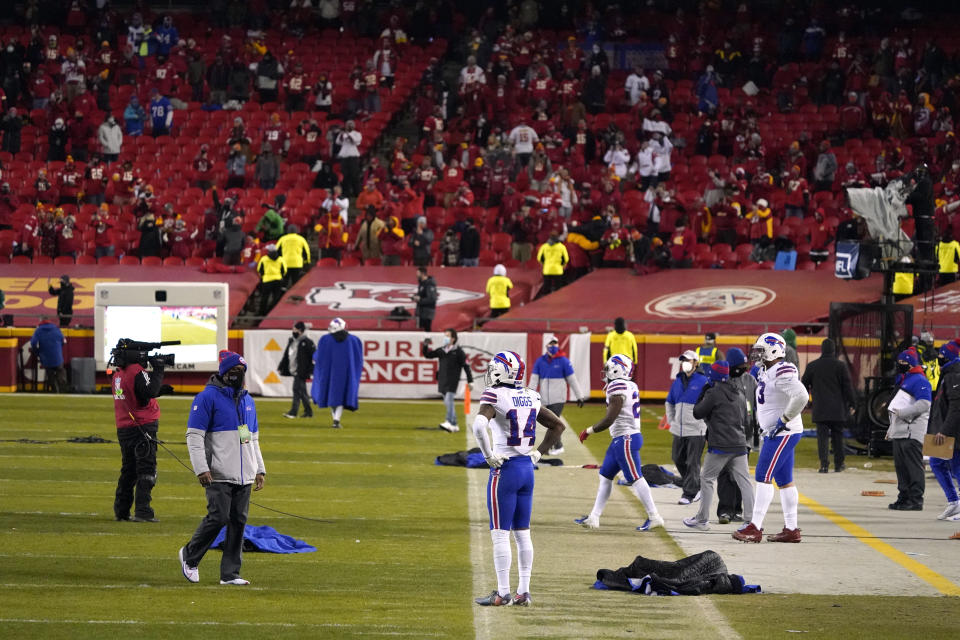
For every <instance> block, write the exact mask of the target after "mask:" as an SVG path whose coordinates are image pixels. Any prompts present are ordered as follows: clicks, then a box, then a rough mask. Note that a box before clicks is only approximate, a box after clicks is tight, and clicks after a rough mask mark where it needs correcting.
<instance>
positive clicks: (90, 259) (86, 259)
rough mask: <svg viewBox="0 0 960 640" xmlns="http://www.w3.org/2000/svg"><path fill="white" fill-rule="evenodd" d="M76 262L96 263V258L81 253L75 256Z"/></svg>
mask: <svg viewBox="0 0 960 640" xmlns="http://www.w3.org/2000/svg"><path fill="white" fill-rule="evenodd" d="M77 264H87V265H89V264H97V259H96V258H94V257H93V256H91V255H89V254H86V253H84V254H82V255H79V256H77Z"/></svg>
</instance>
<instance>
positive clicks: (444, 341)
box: [443, 336, 450, 346]
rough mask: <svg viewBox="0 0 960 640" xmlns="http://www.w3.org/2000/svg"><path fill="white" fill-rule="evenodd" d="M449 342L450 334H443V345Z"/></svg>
mask: <svg viewBox="0 0 960 640" xmlns="http://www.w3.org/2000/svg"><path fill="white" fill-rule="evenodd" d="M448 344H450V336H443V346H447V345H448Z"/></svg>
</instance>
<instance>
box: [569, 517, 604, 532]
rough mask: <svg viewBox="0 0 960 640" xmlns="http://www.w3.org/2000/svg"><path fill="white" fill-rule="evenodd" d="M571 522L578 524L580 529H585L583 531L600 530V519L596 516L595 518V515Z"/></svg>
mask: <svg viewBox="0 0 960 640" xmlns="http://www.w3.org/2000/svg"><path fill="white" fill-rule="evenodd" d="M573 521H574V522H576V523H577V524H579V525H580V526H582V527H583V528H585V529H599V528H600V518H598V517H597V516H595V515H593V514H590V515H586V516H583V517H582V518H574V520H573Z"/></svg>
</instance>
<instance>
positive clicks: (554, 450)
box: [547, 445, 564, 456]
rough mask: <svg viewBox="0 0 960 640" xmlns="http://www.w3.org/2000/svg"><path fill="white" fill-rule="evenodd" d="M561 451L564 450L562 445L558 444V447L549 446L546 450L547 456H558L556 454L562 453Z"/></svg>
mask: <svg viewBox="0 0 960 640" xmlns="http://www.w3.org/2000/svg"><path fill="white" fill-rule="evenodd" d="M563 452H564V448H563V445H560V446H559V447H550V448H549V449H548V450H547V455H548V456H558V455H560V454H561V453H563Z"/></svg>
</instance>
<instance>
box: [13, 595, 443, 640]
mask: <svg viewBox="0 0 960 640" xmlns="http://www.w3.org/2000/svg"><path fill="white" fill-rule="evenodd" d="M244 590H245V591H250V589H249V588H245V589H244ZM0 623H10V624H55V625H64V624H73V625H80V624H83V625H141V626H148V625H159V626H189V627H196V626H208V627H281V628H284V629H298V628H304V627H306V628H312V629H343V630H345V631H349V633H350V634H351V635H372V636H376V637H381V636H417V637H422V636H431V637H440V636H441V635H442V634H440V633H428V632H424V631H416V632H414V631H397V630H395V629H396V627H394V626H387V625H354V624H342V623H337V622H328V623H313V622H242V621H241V622H215V621H212V620H95V619H94V620H79V619H70V620H64V619H57V618H0ZM364 627H367V628H369V629H370V630H369V631H365V630H362V629H363V628H364Z"/></svg>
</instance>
